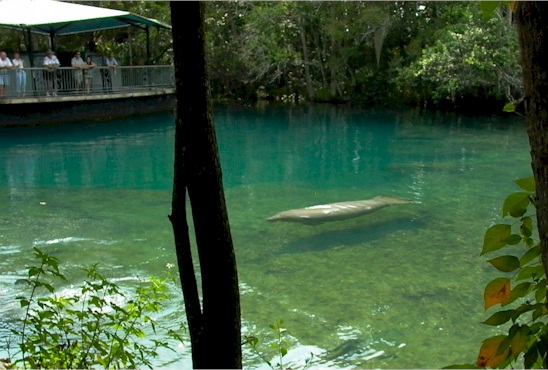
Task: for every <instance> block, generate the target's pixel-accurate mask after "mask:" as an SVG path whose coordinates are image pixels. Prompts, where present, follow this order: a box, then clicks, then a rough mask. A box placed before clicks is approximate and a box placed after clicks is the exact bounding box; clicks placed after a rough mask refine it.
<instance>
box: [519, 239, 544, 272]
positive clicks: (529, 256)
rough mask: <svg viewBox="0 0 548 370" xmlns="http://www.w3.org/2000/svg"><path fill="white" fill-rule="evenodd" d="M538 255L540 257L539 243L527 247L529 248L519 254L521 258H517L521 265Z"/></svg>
mask: <svg viewBox="0 0 548 370" xmlns="http://www.w3.org/2000/svg"><path fill="white" fill-rule="evenodd" d="M538 257H540V244H538V245H536V246H534V247H533V248H529V250H528V251H527V252H525V253H524V254H523V256H521V259H520V260H519V263H520V266H521V267H523V266H525V265H526V264H528V263H529V262H531V261H532V260H534V259H535V258H538Z"/></svg>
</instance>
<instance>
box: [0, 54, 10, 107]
mask: <svg viewBox="0 0 548 370" xmlns="http://www.w3.org/2000/svg"><path fill="white" fill-rule="evenodd" d="M12 67H13V64H11V60H10V58H8V55H7V54H6V52H5V51H0V99H1V98H3V97H4V95H5V94H6V88H7V86H8V85H9V84H10V76H9V75H8V69H10V68H12Z"/></svg>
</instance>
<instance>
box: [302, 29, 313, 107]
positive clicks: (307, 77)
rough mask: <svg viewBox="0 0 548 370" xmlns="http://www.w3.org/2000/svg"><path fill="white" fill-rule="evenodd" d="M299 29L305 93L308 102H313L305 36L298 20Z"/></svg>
mask: <svg viewBox="0 0 548 370" xmlns="http://www.w3.org/2000/svg"><path fill="white" fill-rule="evenodd" d="M300 22H301V27H300V34H301V45H302V48H303V59H304V77H305V81H306V91H307V92H308V100H309V101H314V99H315V94H314V86H313V85H312V78H311V77H310V59H309V57H308V46H307V45H306V34H305V31H304V26H303V25H302V23H303V21H302V19H300Z"/></svg>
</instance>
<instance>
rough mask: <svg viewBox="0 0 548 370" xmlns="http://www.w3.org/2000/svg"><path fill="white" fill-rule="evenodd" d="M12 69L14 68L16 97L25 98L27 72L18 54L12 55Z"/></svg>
mask: <svg viewBox="0 0 548 370" xmlns="http://www.w3.org/2000/svg"><path fill="white" fill-rule="evenodd" d="M11 63H12V64H13V68H15V92H16V93H17V96H18V97H22V96H25V93H26V92H27V72H25V69H24V68H25V63H24V62H23V59H21V55H20V54H19V53H18V52H16V51H15V52H14V53H13V59H12V61H11Z"/></svg>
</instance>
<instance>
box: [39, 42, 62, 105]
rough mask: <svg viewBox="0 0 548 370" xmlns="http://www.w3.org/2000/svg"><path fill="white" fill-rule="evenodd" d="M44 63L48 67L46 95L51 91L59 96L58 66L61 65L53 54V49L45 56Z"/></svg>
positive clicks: (45, 72)
mask: <svg viewBox="0 0 548 370" xmlns="http://www.w3.org/2000/svg"><path fill="white" fill-rule="evenodd" d="M42 65H43V66H44V67H45V68H46V70H45V71H44V80H45V81H46V96H49V93H50V92H51V94H52V95H53V96H57V73H56V72H57V68H58V67H60V66H61V63H60V62H59V59H57V57H56V56H55V54H53V51H52V50H51V49H49V50H48V51H47V52H46V56H45V57H44V62H43V63H42Z"/></svg>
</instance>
